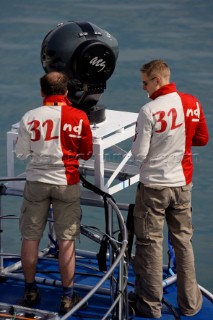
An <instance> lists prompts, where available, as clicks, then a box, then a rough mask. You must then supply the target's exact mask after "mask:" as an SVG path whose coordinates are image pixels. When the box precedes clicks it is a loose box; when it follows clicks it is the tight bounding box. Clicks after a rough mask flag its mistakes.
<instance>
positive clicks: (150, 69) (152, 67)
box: [140, 60, 171, 79]
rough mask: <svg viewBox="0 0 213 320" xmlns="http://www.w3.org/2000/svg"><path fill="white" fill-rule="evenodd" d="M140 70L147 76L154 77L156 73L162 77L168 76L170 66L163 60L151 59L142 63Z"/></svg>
mask: <svg viewBox="0 0 213 320" xmlns="http://www.w3.org/2000/svg"><path fill="white" fill-rule="evenodd" d="M140 71H141V72H144V73H146V75H147V76H148V77H155V76H157V75H159V76H161V77H163V78H168V79H169V78H170V73H171V72H170V68H169V66H168V64H167V63H166V62H165V61H163V60H152V61H150V62H148V63H146V64H144V65H142V67H141V69H140Z"/></svg>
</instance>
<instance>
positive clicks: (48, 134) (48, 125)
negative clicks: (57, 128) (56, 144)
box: [27, 119, 58, 141]
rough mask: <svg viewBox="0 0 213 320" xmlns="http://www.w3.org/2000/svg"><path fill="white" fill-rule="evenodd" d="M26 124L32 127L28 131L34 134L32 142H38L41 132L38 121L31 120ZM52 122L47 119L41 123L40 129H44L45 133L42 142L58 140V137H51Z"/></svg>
mask: <svg viewBox="0 0 213 320" xmlns="http://www.w3.org/2000/svg"><path fill="white" fill-rule="evenodd" d="M27 124H29V125H32V126H31V128H30V131H32V132H33V133H34V137H33V138H32V137H31V140H32V141H38V140H40V139H41V130H40V121H38V120H33V121H31V122H28V123H27ZM53 124H54V123H53V121H52V120H51V119H48V120H46V121H44V122H43V123H42V125H41V126H42V127H43V128H44V127H46V132H45V136H44V141H49V140H53V139H58V136H52V132H53Z"/></svg>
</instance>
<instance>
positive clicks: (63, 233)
mask: <svg viewBox="0 0 213 320" xmlns="http://www.w3.org/2000/svg"><path fill="white" fill-rule="evenodd" d="M51 205H52V210H51V209H50V206H51ZM81 215H82V214H81V207H80V184H79V183H77V184H74V185H63V186H61V185H59V186H58V185H54V184H47V183H42V182H34V181H26V184H25V188H24V199H23V203H22V207H21V215H20V220H19V226H20V232H21V234H22V237H23V238H24V239H28V240H40V239H41V237H42V235H43V232H44V229H45V226H46V223H47V221H48V219H50V220H53V223H54V231H55V234H56V239H57V240H75V239H76V238H79V237H80V221H81Z"/></svg>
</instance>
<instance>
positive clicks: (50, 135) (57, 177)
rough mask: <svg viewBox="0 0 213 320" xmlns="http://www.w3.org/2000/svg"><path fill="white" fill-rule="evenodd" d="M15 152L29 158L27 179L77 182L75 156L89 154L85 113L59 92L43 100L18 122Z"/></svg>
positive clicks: (23, 157) (19, 156)
mask: <svg viewBox="0 0 213 320" xmlns="http://www.w3.org/2000/svg"><path fill="white" fill-rule="evenodd" d="M16 155H17V157H18V158H19V159H26V158H28V157H29V158H30V161H29V163H28V165H27V169H26V178H27V180H29V181H40V182H44V183H52V184H58V185H67V184H76V183H78V182H79V181H80V176H79V172H78V167H79V162H78V158H80V159H84V160H88V159H89V158H90V157H91V156H92V132H91V129H90V124H89V120H88V118H87V115H86V114H85V113H84V112H83V111H81V110H78V109H76V108H74V107H73V106H72V104H71V103H70V101H69V100H68V99H67V98H66V97H65V96H62V95H53V96H49V97H47V98H45V99H44V105H43V106H41V107H39V108H36V109H33V110H30V111H28V112H27V113H26V114H25V115H24V116H23V118H22V119H21V122H20V127H19V133H18V139H17V143H16Z"/></svg>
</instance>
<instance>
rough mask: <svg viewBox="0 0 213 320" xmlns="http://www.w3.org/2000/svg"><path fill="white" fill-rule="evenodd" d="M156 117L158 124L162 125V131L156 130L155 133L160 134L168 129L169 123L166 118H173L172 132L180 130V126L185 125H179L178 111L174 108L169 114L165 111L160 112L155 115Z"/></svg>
mask: <svg viewBox="0 0 213 320" xmlns="http://www.w3.org/2000/svg"><path fill="white" fill-rule="evenodd" d="M153 116H154V117H156V122H159V123H160V129H158V130H155V132H157V133H160V132H164V131H165V130H166V128H167V121H166V116H168V117H172V123H171V127H170V130H174V129H177V128H179V127H180V126H182V124H183V123H179V124H177V123H176V121H177V111H176V109H175V108H172V109H170V110H169V112H168V113H167V115H166V113H165V111H158V112H156V113H154V114H153Z"/></svg>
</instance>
